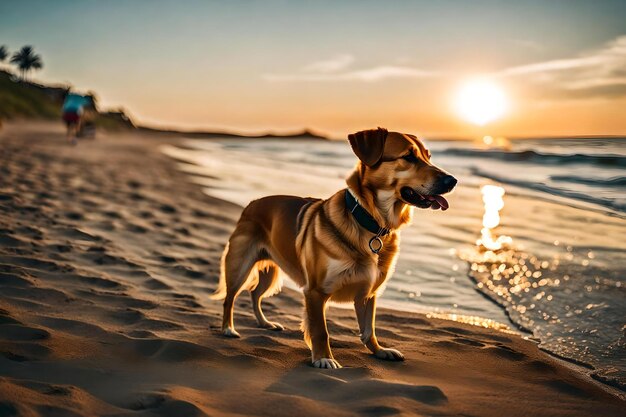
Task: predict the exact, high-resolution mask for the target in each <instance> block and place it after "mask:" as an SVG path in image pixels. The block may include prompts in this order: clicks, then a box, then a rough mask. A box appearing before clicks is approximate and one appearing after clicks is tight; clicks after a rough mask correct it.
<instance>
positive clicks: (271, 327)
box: [260, 321, 285, 332]
mask: <svg viewBox="0 0 626 417" xmlns="http://www.w3.org/2000/svg"><path fill="white" fill-rule="evenodd" d="M260 327H262V328H264V329H267V330H274V331H275V332H280V331H281V330H285V327H284V326H283V325H282V324H280V323H276V322H275V321H268V322H267V323H263V324H261V325H260Z"/></svg>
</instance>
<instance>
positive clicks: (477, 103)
mask: <svg viewBox="0 0 626 417" xmlns="http://www.w3.org/2000/svg"><path fill="white" fill-rule="evenodd" d="M454 108H455V110H456V112H457V114H458V115H459V116H460V117H461V118H463V119H464V120H466V121H468V122H470V123H473V124H476V125H479V126H483V125H485V124H487V123H489V122H492V121H494V120H496V119H498V118H499V117H501V116H502V115H503V114H504V113H505V112H506V110H507V108H508V102H507V98H506V95H505V93H504V91H503V90H502V88H500V87H499V86H498V85H497V84H495V83H493V82H491V81H488V80H483V79H478V80H472V81H468V82H466V83H465V84H463V85H462V86H461V87H460V89H459V90H458V91H457V93H456V95H455V99H454Z"/></svg>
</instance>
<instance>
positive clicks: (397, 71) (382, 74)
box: [263, 65, 437, 82]
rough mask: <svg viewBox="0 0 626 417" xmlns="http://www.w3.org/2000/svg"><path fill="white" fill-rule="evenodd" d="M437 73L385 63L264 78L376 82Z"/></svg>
mask: <svg viewBox="0 0 626 417" xmlns="http://www.w3.org/2000/svg"><path fill="white" fill-rule="evenodd" d="M434 76H437V73H434V72H430V71H424V70H421V69H418V68H413V67H408V66H394V65H383V66H378V67H372V68H366V69H360V70H352V71H336V72H321V71H317V72H313V71H309V72H300V73H296V74H265V75H263V79H265V80H267V81H272V82H280V81H326V82H328V81H362V82H375V81H380V80H384V79H390V78H428V77H434Z"/></svg>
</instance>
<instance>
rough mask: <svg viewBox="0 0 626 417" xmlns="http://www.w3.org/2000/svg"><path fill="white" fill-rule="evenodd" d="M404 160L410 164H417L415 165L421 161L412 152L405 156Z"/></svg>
mask: <svg viewBox="0 0 626 417" xmlns="http://www.w3.org/2000/svg"><path fill="white" fill-rule="evenodd" d="M402 159H404V160H405V161H407V162H410V163H412V164H415V163H417V162H419V159H417V156H415V154H414V153H412V152H411V153H409V154H406V155H404V156H403V157H402Z"/></svg>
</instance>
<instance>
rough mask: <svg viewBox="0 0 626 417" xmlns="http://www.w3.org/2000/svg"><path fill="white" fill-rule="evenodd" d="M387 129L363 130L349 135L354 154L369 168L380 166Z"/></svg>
mask: <svg viewBox="0 0 626 417" xmlns="http://www.w3.org/2000/svg"><path fill="white" fill-rule="evenodd" d="M387 133H388V132H387V129H383V128H382V127H379V128H378V129H370V130H362V131H360V132H357V133H353V134H351V135H348V140H349V141H350V146H352V151H353V152H354V154H355V155H356V156H357V157H358V158H359V159H360V160H361V162H363V163H364V164H365V165H367V166H368V167H373V166H374V165H376V164H378V163H379V162H380V160H381V158H382V157H383V152H384V150H385V141H386V140H387Z"/></svg>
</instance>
